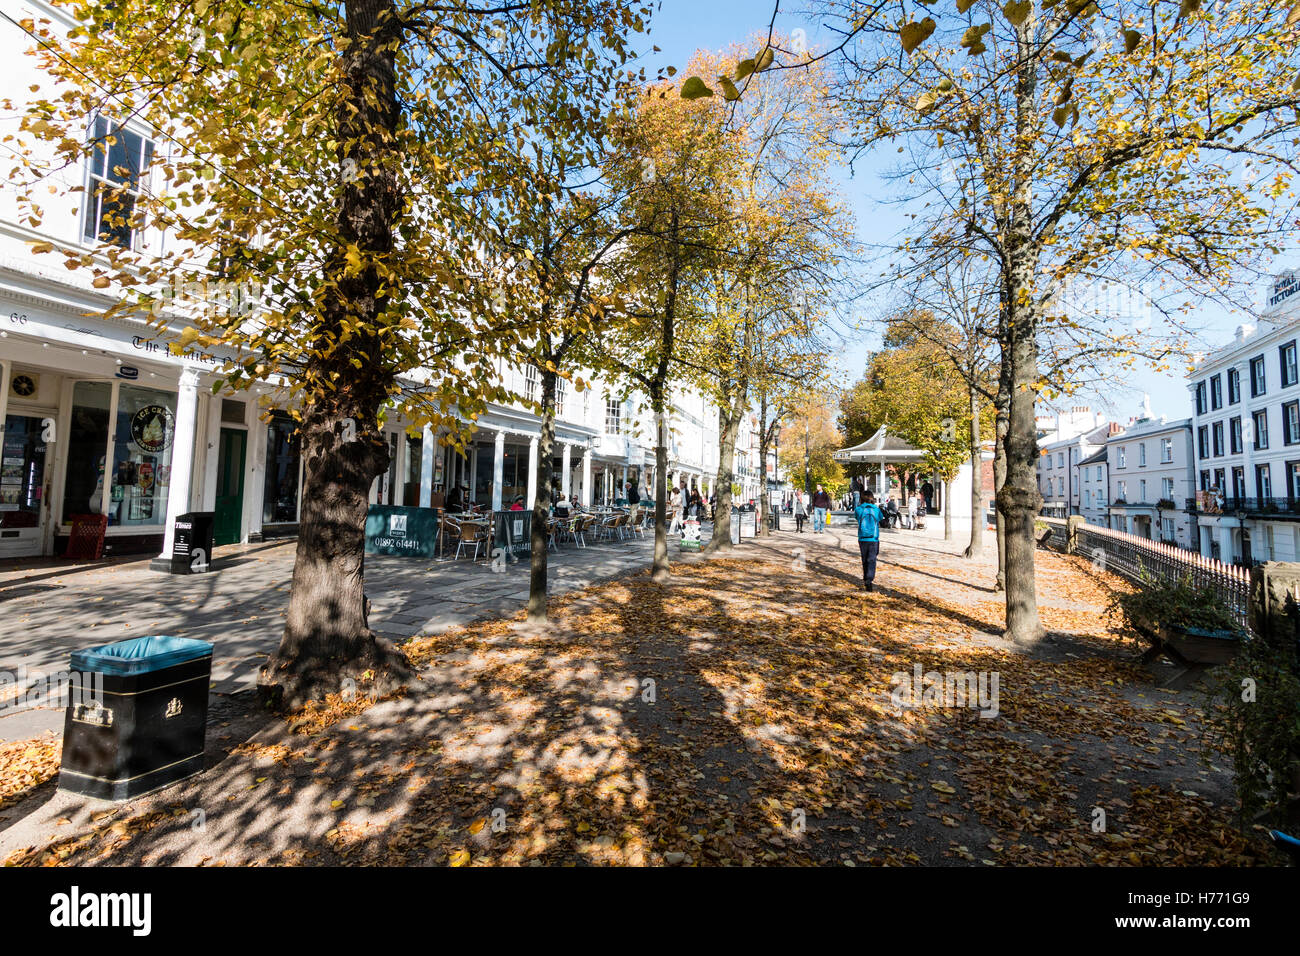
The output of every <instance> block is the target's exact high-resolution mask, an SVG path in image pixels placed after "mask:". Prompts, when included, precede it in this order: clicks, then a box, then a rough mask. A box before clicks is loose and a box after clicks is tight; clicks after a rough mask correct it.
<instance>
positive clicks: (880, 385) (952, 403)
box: [841, 310, 980, 539]
mask: <svg viewBox="0 0 1300 956" xmlns="http://www.w3.org/2000/svg"><path fill="white" fill-rule="evenodd" d="M937 326H938V322H937V320H936V318H935V316H934V314H933V313H929V312H922V313H914V312H911V311H910V310H904V311H903V312H901V313H899V314H895V315H893V316H890V317H889V319H888V320H887V325H886V332H885V336H884V341H883V347H882V348H881V349H880V350H879V351H877V352H876V353H875V354H873V355H872V357H871V360H870V362H869V363H868V365H867V369H866V373H865V375H864V376H863V378H862V379H861V381H859V382H858V383H857V384H856V385H854V386H853V387H852V388H851V389H849V390H848V391H847V392H846V393H845V395H844V397H843V398H842V399H841V411H842V421H843V422H844V424H845V427H846V431H847V432H848V439H849V441H850V443H856V441H860V440H863V439H865V438H866V437H869V435H871V434H874V433H875V431H876V430H877V429H878V428H880V427H881V426H886V427H888V429H889V432H890V434H892V435H895V436H897V437H898V438H901V439H902V440H903V441H905V442H907V443H908V444H909V445H911V446H912V447H913V448H916V449H917V450H919V451H921V452H922V453H923V456H924V457H923V459H922V462H921V466H922V469H923V471H924V472H926V473H930V474H933V475H934V476H935V477H937V478H938V479H939V480H940V481H941V482H943V485H944V509H943V512H944V522H943V524H944V537H945V538H948V539H951V538H952V482H953V480H954V479H955V478H956V477H957V474H958V472H959V471H960V470H961V467H962V466H963V465H965V464H967V463H968V462H971V460H972V456H971V442H970V440H969V436H970V435H971V434H972V432H973V431H974V432H976V433H978V432H979V431H980V424H979V422H978V421H977V422H976V425H975V428H974V429H972V427H971V421H970V418H969V416H970V400H969V391H968V389H967V388H966V384H965V382H964V381H963V380H962V378H961V376H960V375H959V374H958V373H957V370H956V369H955V367H954V366H953V364H952V362H951V360H950V358H949V355H948V353H947V352H946V350H945V349H943V348H942V347H940V346H938V345H936V344H935V343H934V342H933V341H932V340H931V339H930V338H928V337H926V336H924V335H920V334H918V333H917V329H928V330H931V334H934V330H935V329H936V327H937ZM859 436H861V437H859ZM979 462H980V457H979V454H978V451H977V452H976V454H975V457H974V466H973V469H972V479H973V480H975V481H976V482H978V479H979Z"/></svg>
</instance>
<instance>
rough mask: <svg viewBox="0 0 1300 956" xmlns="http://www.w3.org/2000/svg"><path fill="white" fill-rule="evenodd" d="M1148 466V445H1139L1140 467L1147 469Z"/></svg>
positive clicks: (1144, 443) (1142, 443) (1141, 443)
mask: <svg viewBox="0 0 1300 956" xmlns="http://www.w3.org/2000/svg"><path fill="white" fill-rule="evenodd" d="M1146 464H1147V443H1146V442H1139V443H1138V467H1139V468H1145V467H1146Z"/></svg>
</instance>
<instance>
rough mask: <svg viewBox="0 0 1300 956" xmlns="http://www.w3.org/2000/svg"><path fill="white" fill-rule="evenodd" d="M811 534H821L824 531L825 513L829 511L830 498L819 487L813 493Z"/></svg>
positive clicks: (824, 490) (823, 489)
mask: <svg viewBox="0 0 1300 956" xmlns="http://www.w3.org/2000/svg"><path fill="white" fill-rule="evenodd" d="M812 506H813V532H814V533H816V534H821V533H822V532H823V531H825V530H826V512H828V511H830V510H831V496H830V495H828V494H827V493H826V489H825V488H823V487H822V486H821V485H818V486H817V490H816V491H815V492H813V498H812Z"/></svg>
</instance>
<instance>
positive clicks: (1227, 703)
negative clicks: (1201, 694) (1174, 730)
mask: <svg viewBox="0 0 1300 956" xmlns="http://www.w3.org/2000/svg"><path fill="white" fill-rule="evenodd" d="M1204 741H1205V744H1206V748H1207V756H1208V752H1216V753H1219V754H1222V755H1223V756H1224V757H1226V758H1227V759H1228V760H1230V761H1231V762H1232V769H1233V774H1234V784H1235V786H1236V789H1237V799H1238V800H1239V801H1240V803H1241V811H1242V813H1243V815H1244V816H1245V817H1246V818H1247V819H1250V820H1258V821H1262V822H1268V823H1270V824H1272V825H1274V826H1277V825H1282V824H1285V823H1294V822H1295V812H1294V811H1295V807H1294V805H1289V800H1290V799H1291V795H1292V794H1293V793H1294V792H1295V791H1296V788H1297V784H1298V783H1300V780H1298V779H1297V778H1298V777H1300V773H1298V772H1297V771H1298V770H1300V664H1298V662H1297V655H1296V648H1295V647H1294V646H1290V647H1286V646H1279V645H1277V644H1271V643H1269V642H1268V641H1265V640H1263V639H1262V638H1258V637H1250V638H1247V639H1246V640H1245V641H1244V642H1243V643H1242V646H1241V650H1240V651H1239V652H1238V654H1237V656H1236V657H1235V658H1234V659H1233V661H1232V662H1231V663H1230V664H1225V665H1224V666H1223V667H1220V668H1217V669H1216V671H1215V674H1214V680H1213V684H1212V686H1211V688H1210V700H1209V701H1208V704H1207V707H1206V720H1205V735H1204Z"/></svg>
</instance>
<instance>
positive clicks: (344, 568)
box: [258, 0, 413, 707]
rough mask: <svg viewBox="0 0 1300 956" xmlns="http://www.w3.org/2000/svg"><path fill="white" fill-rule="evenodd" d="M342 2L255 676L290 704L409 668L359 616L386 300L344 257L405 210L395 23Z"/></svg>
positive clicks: (378, 238) (378, 436)
mask: <svg viewBox="0 0 1300 956" xmlns="http://www.w3.org/2000/svg"><path fill="white" fill-rule="evenodd" d="M345 15H346V19H347V34H348V40H349V42H348V45H347V47H346V49H345V51H344V52H343V53H342V56H343V67H344V74H345V76H346V79H345V83H346V85H347V89H346V93H345V95H344V96H343V98H342V103H341V105H340V107H339V112H338V117H337V124H338V129H337V136H336V139H337V141H338V143H339V144H340V145H339V147H338V150H337V158H338V161H339V168H340V173H339V177H338V181H337V186H336V188H337V190H338V195H339V218H338V228H339V243H338V245H337V247H336V249H335V250H334V253H333V255H332V256H331V257H330V259H329V261H327V262H326V264H325V266H324V269H325V272H326V274H327V275H328V276H329V277H330V278H331V279H332V280H333V281H332V283H331V285H329V286H327V288H328V289H329V290H330V291H329V292H328V294H327V298H326V299H325V301H324V302H323V303H322V308H321V317H320V334H319V338H318V351H319V354H320V355H321V356H322V358H321V360H320V362H319V364H318V365H316V366H314V367H313V368H311V369H309V375H308V378H307V379H306V382H305V384H306V388H305V389H304V392H305V395H306V399H305V401H304V413H303V419H302V425H301V435H302V452H303V472H304V478H303V494H302V509H301V513H300V515H299V521H298V544H297V549H296V552H295V557H294V567H293V583H292V587H291V590H290V592H289V608H288V613H287V616H286V620H285V628H284V634H283V636H282V637H281V639H280V646H279V648H278V649H277V650H276V652H275V654H274V655H273V656H272V657H271V659H270V660H268V661H267V663H266V665H265V666H263V668H262V669H261V672H260V674H259V677H258V684H259V686H260V688H261V689H262V691H263V692H264V694H266V696H267V697H269V698H270V699H271V701H272V702H273V703H276V704H279V705H282V706H288V707H296V706H298V705H300V704H302V703H305V702H306V701H308V700H313V699H319V698H323V697H324V696H326V695H327V694H330V693H334V692H337V691H340V690H346V689H355V690H358V691H361V692H363V693H374V694H383V693H387V692H389V691H391V690H393V689H396V688H397V687H399V686H400V685H401V684H403V683H405V682H406V681H407V680H409V679H410V677H411V676H412V673H413V672H412V670H411V668H410V665H409V664H408V662H407V660H406V658H405V656H404V655H403V654H402V653H401V651H399V650H397V649H396V648H395V647H394V646H393V645H392V644H391V643H389V642H388V641H386V640H383V639H382V638H380V637H379V636H378V635H376V634H375V633H374V632H373V631H371V630H370V627H369V623H368V612H367V601H366V596H365V523H366V512H367V509H368V506H369V497H370V487H371V485H372V483H373V482H374V480H375V478H376V477H378V476H379V475H380V474H381V473H383V472H384V471H385V470H386V469H387V468H388V462H389V455H388V449H387V446H386V444H385V443H384V440H383V436H382V432H381V430H380V427H379V420H378V416H379V409H380V407H381V406H382V404H383V403H384V402H385V401H386V400H387V397H388V392H389V389H390V387H391V385H392V381H393V375H392V373H391V371H389V370H387V369H385V368H384V367H383V366H382V365H381V363H380V356H381V355H382V348H381V345H380V342H379V339H378V335H377V333H375V332H367V331H366V330H374V329H376V328H377V326H378V325H379V323H380V320H381V317H382V316H383V313H384V312H385V310H386V308H387V296H386V295H385V293H384V292H383V286H384V278H383V276H381V275H380V274H379V272H378V270H377V269H376V268H375V267H374V266H368V267H366V268H363V269H361V270H360V271H352V270H350V269H349V267H348V263H347V252H348V251H349V247H352V246H355V247H356V249H358V250H360V251H361V252H362V254H363V256H370V255H384V254H387V253H389V252H391V251H392V249H393V235H394V231H395V228H396V226H397V223H398V220H399V219H400V217H401V214H402V207H403V202H404V200H403V197H402V193H401V188H400V186H399V184H398V180H397V175H396V170H397V169H398V168H399V167H400V165H401V163H400V159H401V157H400V156H399V155H396V153H395V150H394V148H393V145H392V144H393V138H394V134H395V132H396V131H397V129H398V125H399V122H400V118H401V111H400V108H399V105H398V101H397V83H396V68H395V64H396V60H397V56H398V48H399V46H400V39H401V25H400V23H399V21H398V19H397V17H396V16H395V13H394V5H393V0H348V2H347V4H346V10H345ZM345 169H346V170H347V172H346V173H345V172H344V170H345ZM356 329H361V330H363V331H362V332H361V333H360V334H357V333H356V332H355V330H356ZM345 332H346V334H345ZM350 680H354V681H357V682H363V683H364V686H360V685H359V684H347V683H345V681H350Z"/></svg>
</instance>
